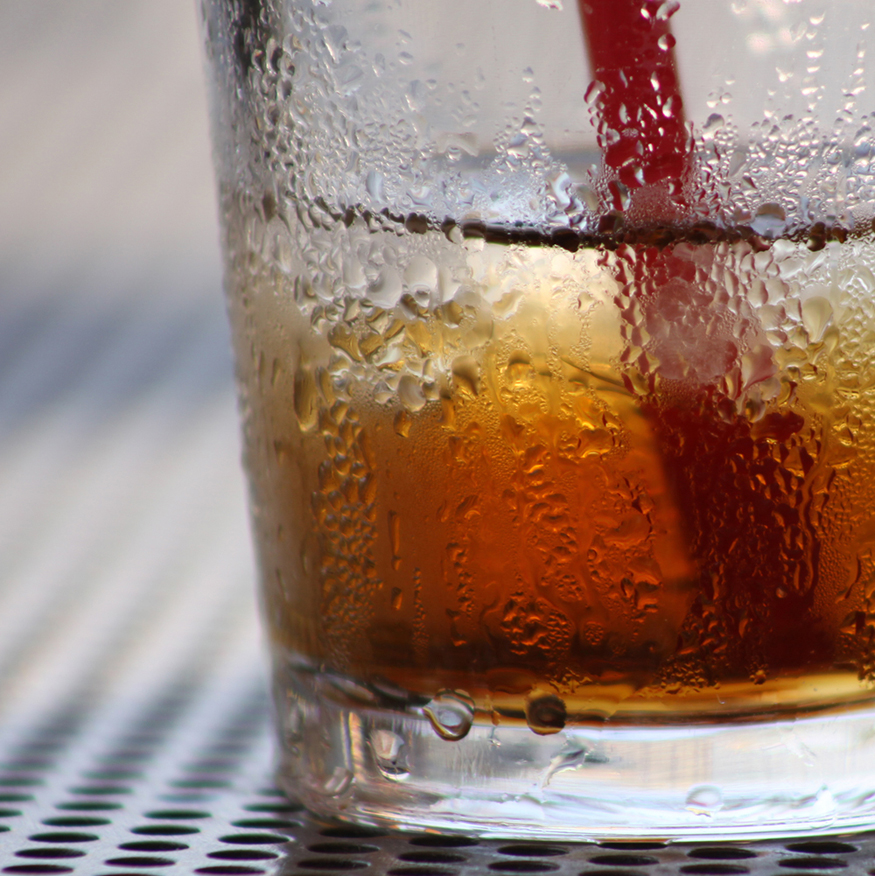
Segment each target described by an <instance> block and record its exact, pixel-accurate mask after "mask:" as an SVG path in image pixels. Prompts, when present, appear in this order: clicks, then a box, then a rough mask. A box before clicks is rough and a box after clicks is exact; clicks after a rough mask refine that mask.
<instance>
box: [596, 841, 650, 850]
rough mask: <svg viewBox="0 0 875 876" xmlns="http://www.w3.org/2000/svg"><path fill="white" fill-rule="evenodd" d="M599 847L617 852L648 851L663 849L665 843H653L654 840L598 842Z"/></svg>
mask: <svg viewBox="0 0 875 876" xmlns="http://www.w3.org/2000/svg"><path fill="white" fill-rule="evenodd" d="M599 847H600V848H603V849H616V850H617V851H618V852H650V851H653V850H655V849H664V848H665V843H658V842H656V843H654V842H650V843H648V842H644V843H623V842H615V843H614V842H611V843H599Z"/></svg>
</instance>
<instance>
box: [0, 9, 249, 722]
mask: <svg viewBox="0 0 875 876" xmlns="http://www.w3.org/2000/svg"><path fill="white" fill-rule="evenodd" d="M196 6H197V4H196V2H195V0H124V2H118V0H76V2H70V0H4V2H3V3H0V120H2V124H0V728H3V727H4V726H6V727H8V726H10V725H11V724H18V723H20V722H24V723H27V722H28V721H30V720H32V719H33V717H34V716H36V715H41V714H49V713H53V712H57V711H58V710H61V711H63V709H64V708H67V707H69V706H71V704H73V705H76V706H77V707H80V708H81V706H82V705H83V704H87V705H88V706H89V708H90V709H92V712H94V714H97V713H98V712H99V711H100V708H101V707H102V704H110V703H114V704H118V703H119V702H122V701H124V700H125V699H131V698H134V699H137V700H139V701H144V700H145V699H147V698H148V697H149V695H150V692H156V691H160V690H162V689H166V687H167V685H168V684H169V683H171V682H172V683H174V684H177V685H179V684H182V685H183V686H184V685H185V684H194V683H195V682H197V683H200V682H203V681H204V680H205V679H216V680H217V681H216V683H225V681H227V680H228V679H234V678H236V679H237V681H239V680H240V676H241V675H247V676H252V677H253V678H255V677H257V678H260V673H261V661H260V654H259V648H260V646H259V643H258V634H257V628H256V624H255V617H254V616H255V612H254V606H253V602H254V599H253V595H252V592H253V591H252V577H253V575H252V560H251V555H250V552H249V544H248V533H247V524H246V516H245V498H244V488H243V486H242V478H241V475H240V472H239V462H238V459H239V450H238V442H237V426H236V413H235V409H234V398H233V380H232V369H231V364H230V355H229V341H228V332H227V328H226V325H225V314H224V304H223V300H222V294H221V266H220V257H219V250H218V231H217V224H216V214H215V199H214V191H213V181H212V168H211V165H210V146H209V135H208V130H207V119H206V108H205V104H206V102H205V90H204V83H203V74H202V68H201V58H200V43H199V33H198V24H197V18H196ZM198 680H199V681H198ZM220 680H224V681H220ZM256 683H260V682H259V681H258V680H257V679H256ZM95 709H96V711H94V710H95Z"/></svg>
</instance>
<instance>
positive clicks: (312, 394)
mask: <svg viewBox="0 0 875 876" xmlns="http://www.w3.org/2000/svg"><path fill="white" fill-rule="evenodd" d="M295 416H296V417H297V418H298V424H299V425H300V427H301V431H302V432H309V431H310V430H312V429H314V428H315V426H316V422H317V420H318V405H317V399H316V381H315V380H314V378H313V374H312V373H311V372H310V371H309V370H308V369H306V368H300V369H298V371H297V373H296V374H295Z"/></svg>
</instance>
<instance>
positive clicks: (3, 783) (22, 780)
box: [0, 776, 45, 788]
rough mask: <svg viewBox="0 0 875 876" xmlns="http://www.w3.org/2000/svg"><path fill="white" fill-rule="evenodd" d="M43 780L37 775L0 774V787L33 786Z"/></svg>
mask: <svg viewBox="0 0 875 876" xmlns="http://www.w3.org/2000/svg"><path fill="white" fill-rule="evenodd" d="M43 784H45V782H44V781H43V780H42V779H41V778H39V777H38V776H0V787H3V788H35V787H36V786H37V785H43Z"/></svg>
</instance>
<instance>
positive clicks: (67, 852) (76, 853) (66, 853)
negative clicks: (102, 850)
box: [15, 846, 85, 858]
mask: <svg viewBox="0 0 875 876" xmlns="http://www.w3.org/2000/svg"><path fill="white" fill-rule="evenodd" d="M15 854H16V855H17V856H18V857H19V858H81V857H82V856H83V855H84V854H85V852H83V851H81V849H65V848H63V847H61V848H59V847H58V846H46V847H45V848H42V849H20V850H19V851H17V852H16V853H15Z"/></svg>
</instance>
